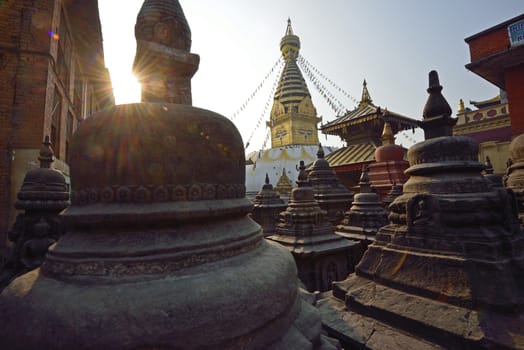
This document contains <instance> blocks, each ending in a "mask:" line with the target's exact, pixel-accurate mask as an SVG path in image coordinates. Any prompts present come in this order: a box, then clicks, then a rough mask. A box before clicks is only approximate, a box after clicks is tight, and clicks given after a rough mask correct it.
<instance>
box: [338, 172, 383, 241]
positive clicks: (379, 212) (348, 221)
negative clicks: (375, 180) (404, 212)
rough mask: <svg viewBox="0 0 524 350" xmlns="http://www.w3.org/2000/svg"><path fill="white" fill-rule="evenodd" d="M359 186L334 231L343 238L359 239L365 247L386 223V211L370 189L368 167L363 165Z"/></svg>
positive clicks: (376, 195)
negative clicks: (350, 204) (342, 218)
mask: <svg viewBox="0 0 524 350" xmlns="http://www.w3.org/2000/svg"><path fill="white" fill-rule="evenodd" d="M359 186H360V193H357V194H356V195H355V200H354V201H353V205H352V206H351V208H350V209H349V211H347V212H346V214H345V216H344V220H342V223H341V224H340V225H338V226H337V227H336V229H335V231H336V233H337V234H338V235H340V236H343V237H345V238H348V239H351V240H357V241H361V242H362V243H363V245H364V248H365V247H367V245H368V244H369V243H370V242H372V241H374V240H375V235H376V233H377V232H378V230H379V229H380V228H381V227H382V226H386V225H387V224H388V212H387V211H386V210H385V209H384V207H383V206H382V202H381V201H380V197H379V196H378V194H376V193H375V192H373V191H372V190H371V182H370V181H369V175H368V169H367V168H365V167H362V175H361V176H360V182H359Z"/></svg>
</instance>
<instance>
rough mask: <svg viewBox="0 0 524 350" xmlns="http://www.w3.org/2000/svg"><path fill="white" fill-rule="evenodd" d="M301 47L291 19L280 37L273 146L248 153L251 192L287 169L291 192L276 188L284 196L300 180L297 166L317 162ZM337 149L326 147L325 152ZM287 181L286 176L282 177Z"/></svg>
mask: <svg viewBox="0 0 524 350" xmlns="http://www.w3.org/2000/svg"><path fill="white" fill-rule="evenodd" d="M300 48H301V43H300V38H299V36H298V35H296V34H295V32H294V30H293V27H292V25H291V19H288V21H287V26H286V32H285V34H284V36H283V37H282V39H281V40H280V52H281V54H282V60H283V61H284V67H283V68H282V72H281V73H280V77H279V81H278V85H277V87H276V90H275V95H274V96H273V105H272V107H271V114H270V120H268V121H267V122H266V125H267V126H268V127H269V129H270V130H271V148H270V149H263V150H257V151H255V152H252V153H250V154H249V155H247V158H248V159H249V162H248V163H247V164H248V165H247V166H246V188H247V192H248V194H250V193H256V192H257V191H258V190H259V188H260V185H261V184H262V183H263V182H264V176H265V174H266V173H269V176H271V178H273V177H275V176H279V175H280V173H281V172H282V171H283V170H284V169H287V172H286V174H285V175H286V178H289V179H290V181H289V184H290V185H291V186H289V187H288V188H289V192H288V193H286V192H283V191H281V187H279V184H280V181H279V183H278V184H277V186H276V188H277V191H278V192H279V193H280V195H281V196H284V195H286V196H287V195H289V194H291V187H292V184H293V183H294V182H295V181H296V180H297V173H298V172H297V171H295V169H296V168H297V166H298V163H299V162H300V161H301V160H303V161H304V162H305V163H306V164H309V163H313V162H314V161H315V154H316V152H317V145H318V123H319V122H320V121H321V119H322V118H320V117H318V116H317V110H316V108H315V105H314V103H313V100H312V97H311V94H310V92H309V89H308V86H307V84H306V81H305V79H304V76H303V74H302V72H301V70H300V66H299V64H298V62H297V59H298V58H299V52H300ZM333 150H334V148H331V147H325V152H326V154H329V153H330V152H332V151H333ZM283 180H285V179H283Z"/></svg>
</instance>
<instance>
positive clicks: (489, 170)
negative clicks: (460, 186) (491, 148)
mask: <svg viewBox="0 0 524 350" xmlns="http://www.w3.org/2000/svg"><path fill="white" fill-rule="evenodd" d="M484 165H485V169H484V177H485V178H486V179H488V180H489V181H491V184H492V185H493V186H495V187H504V184H503V175H502V174H494V170H493V164H491V159H489V157H488V156H486V163H485V164H484Z"/></svg>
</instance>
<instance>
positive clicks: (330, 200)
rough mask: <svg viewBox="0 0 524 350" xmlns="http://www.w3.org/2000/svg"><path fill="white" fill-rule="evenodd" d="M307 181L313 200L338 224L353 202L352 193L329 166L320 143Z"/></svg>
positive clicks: (329, 218) (328, 217) (330, 219)
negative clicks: (313, 195)
mask: <svg viewBox="0 0 524 350" xmlns="http://www.w3.org/2000/svg"><path fill="white" fill-rule="evenodd" d="M308 181H309V182H310V184H311V186H312V187H313V192H314V194H315V200H316V201H317V203H318V205H319V206H320V208H321V209H322V210H325V211H326V213H327V214H326V215H327V216H326V218H327V219H328V220H329V221H330V222H331V224H333V225H337V224H339V223H340V221H342V219H343V218H344V213H345V212H346V210H348V209H349V207H350V206H351V202H353V193H352V192H351V191H349V190H348V189H347V188H346V187H345V186H344V185H342V183H341V182H340V180H339V179H338V176H337V174H336V173H335V171H334V170H332V169H331V168H330V167H329V162H328V161H327V160H326V159H325V158H324V149H323V148H322V145H320V144H319V145H318V152H317V160H315V162H314V163H313V166H312V167H311V171H310V172H309V175H308Z"/></svg>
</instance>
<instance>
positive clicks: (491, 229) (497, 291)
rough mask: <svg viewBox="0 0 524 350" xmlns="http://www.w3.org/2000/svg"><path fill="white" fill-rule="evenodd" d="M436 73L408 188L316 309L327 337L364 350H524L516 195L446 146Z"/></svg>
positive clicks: (522, 241)
mask: <svg viewBox="0 0 524 350" xmlns="http://www.w3.org/2000/svg"><path fill="white" fill-rule="evenodd" d="M441 90H442V86H441V85H440V84H439V81H438V75H437V73H436V72H435V71H432V72H430V74H429V89H428V92H429V98H428V102H427V104H426V108H424V114H423V118H424V119H423V121H422V123H421V125H422V127H423V129H424V132H425V136H426V139H427V140H426V141H424V142H421V143H418V144H416V145H414V146H413V147H411V148H410V149H409V152H408V159H409V163H410V168H409V169H408V170H407V173H408V175H409V176H410V177H409V180H408V181H407V182H406V183H405V184H404V194H403V195H401V196H399V197H397V198H396V199H395V201H394V202H393V203H392V204H391V206H390V208H391V214H390V224H389V225H388V226H385V227H383V228H382V229H381V230H380V231H379V233H378V234H377V238H376V241H375V242H374V243H373V244H372V245H370V246H369V247H368V250H367V251H366V253H365V254H364V256H363V258H362V260H361V262H360V264H359V265H358V266H357V267H356V271H355V273H354V274H351V275H350V276H349V277H348V279H346V280H345V281H343V282H340V283H336V285H335V286H334V288H333V293H332V296H331V297H329V298H326V299H324V300H321V301H320V302H319V308H320V309H321V312H322V314H323V320H324V321H325V324H324V326H325V327H324V328H325V329H326V330H327V331H328V334H335V333H336V334H338V335H339V338H343V345H347V344H351V345H352V346H357V345H358V346H359V347H362V348H366V349H384V348H392V349H393V348H398V349H523V348H524V307H523V306H524V279H523V278H522V276H524V249H523V248H524V234H523V233H522V232H521V231H520V227H519V225H518V221H517V211H516V207H515V205H514V195H513V194H512V192H511V191H508V190H506V189H503V188H495V187H493V186H492V185H491V184H490V183H489V180H487V179H486V178H485V177H484V176H482V173H481V171H482V170H483V168H484V165H483V164H481V163H480V162H479V161H478V146H477V144H476V142H475V141H474V140H473V139H471V138H468V137H464V136H451V134H452V130H451V127H450V125H452V124H453V121H450V119H451V108H450V107H449V105H448V103H447V102H446V100H445V99H444V97H443V96H442V94H441Z"/></svg>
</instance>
